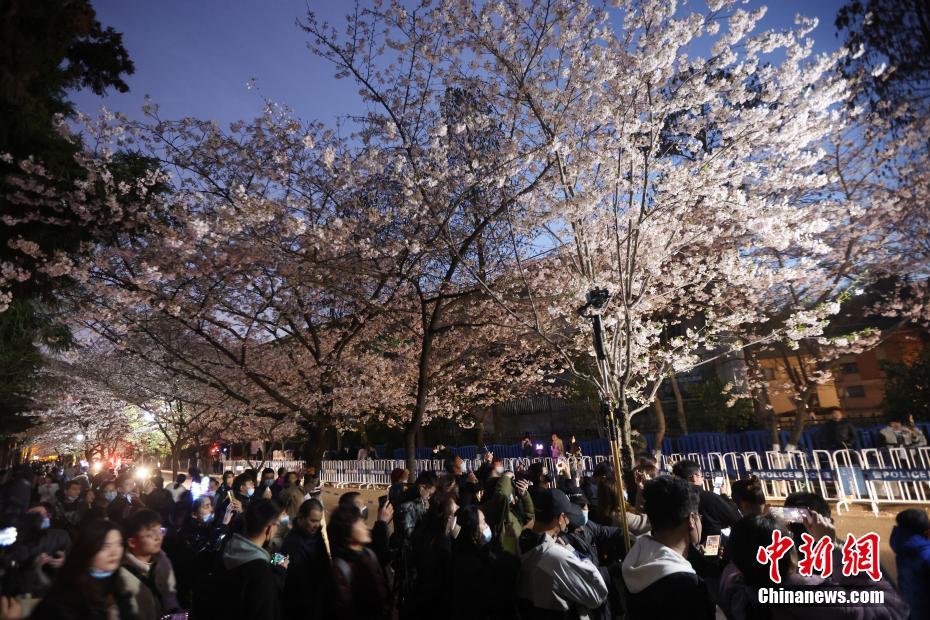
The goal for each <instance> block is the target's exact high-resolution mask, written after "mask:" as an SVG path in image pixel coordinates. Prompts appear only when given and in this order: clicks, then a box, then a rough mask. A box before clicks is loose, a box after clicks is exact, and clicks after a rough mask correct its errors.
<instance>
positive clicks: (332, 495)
mask: <svg viewBox="0 0 930 620" xmlns="http://www.w3.org/2000/svg"><path fill="white" fill-rule="evenodd" d="M349 491H358V492H359V493H361V494H362V497H364V498H365V501H366V502H368V523H369V524H371V523H374V521H375V519H376V518H377V516H378V497H380V496H381V495H384V494H385V491H384V490H383V489H336V488H333V487H324V489H323V497H322V501H323V503H324V505H325V506H326V508H327V509H331V508H333V507H334V506H335V505H336V503H337V502H338V501H339V496H340V495H342V494H343V493H347V492H349ZM831 508H832V510H833V516H834V518H835V520H836V533H837V538H838V539H839V540H840V541H843V540H845V538H846V534H848V533H850V532H852V533H853V534H855V535H856V536H861V535H862V534H865V533H867V532H878V534H879V535H880V536H881V541H882V546H881V562H882V566H883V568H884V569H885V570H886V571H887V572H888V573H890V574H891V576H892V577H893V578H894V577H897V571H896V570H895V565H894V553H893V552H892V551H891V548H890V547H889V546H888V537H889V536H890V535H891V528H892V526H894V517H895V515H896V514H897V513H898V512H899V511H900V510H903V509H904V508H906V506H901V507H899V508H886V509H885V510H883V511H881V512H880V513H879V514H878V516H875V515H873V514H872V511H871V510H868V509H866V508H864V507H862V506H856V505H854V506H852V507H851V509H850V510H849V512H843V514H842V515H839V516H838V515H837V513H836V506H835V505H833V506H831Z"/></svg>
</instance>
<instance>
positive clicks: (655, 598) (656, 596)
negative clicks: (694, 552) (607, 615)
mask: <svg viewBox="0 0 930 620" xmlns="http://www.w3.org/2000/svg"><path fill="white" fill-rule="evenodd" d="M622 574H623V582H624V584H626V588H627V590H628V592H629V595H628V597H627V604H628V613H629V617H630V618H631V619H632V620H640V619H641V618H642V619H652V618H708V619H711V620H712V619H713V618H714V615H715V605H714V602H713V600H712V599H711V597H710V592H708V590H707V585H706V584H705V583H704V580H703V579H701V578H700V577H698V575H697V573H696V572H695V571H694V568H693V567H692V566H691V564H690V563H689V562H688V560H686V559H685V558H684V557H683V556H681V555H680V554H678V553H676V552H675V551H673V550H672V549H671V548H670V547H667V546H665V545H663V544H662V543H660V542H659V541H657V540H656V539H654V538H653V537H652V536H649V535H646V536H643V537H641V538H638V539H637V540H636V542H635V543H634V544H633V548H632V549H630V552H629V554H627V556H626V559H624V560H623V568H622Z"/></svg>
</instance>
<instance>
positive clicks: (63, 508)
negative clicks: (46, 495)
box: [51, 480, 90, 534]
mask: <svg viewBox="0 0 930 620" xmlns="http://www.w3.org/2000/svg"><path fill="white" fill-rule="evenodd" d="M52 506H53V510H52V515H51V518H52V524H54V526H55V527H57V528H60V529H63V530H65V531H66V532H68V533H69V534H73V533H74V531H75V529H76V528H77V526H78V525H79V524H80V523H81V522H82V521H84V519H85V518H86V517H87V513H88V512H89V511H90V506H89V505H88V504H87V501H86V500H85V496H84V494H83V493H82V491H81V483H80V482H78V481H76V480H72V481H70V482H68V483H67V484H66V485H65V487H64V488H63V489H59V490H58V491H57V492H56V493H55V502H54V504H52Z"/></svg>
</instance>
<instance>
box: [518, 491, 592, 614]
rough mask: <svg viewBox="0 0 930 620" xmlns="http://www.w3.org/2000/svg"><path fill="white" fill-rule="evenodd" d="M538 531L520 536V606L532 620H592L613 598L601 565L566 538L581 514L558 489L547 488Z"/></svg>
mask: <svg viewBox="0 0 930 620" xmlns="http://www.w3.org/2000/svg"><path fill="white" fill-rule="evenodd" d="M535 510H536V511H535V520H534V522H533V527H532V528H530V529H527V530H524V531H523V533H522V534H521V535H520V577H519V585H518V586H517V598H518V601H517V602H518V605H519V607H520V612H521V616H522V617H526V618H588V617H590V613H589V611H588V610H590V609H596V608H598V607H600V606H601V605H602V604H603V603H604V601H605V600H607V585H606V584H605V583H604V578H603V577H602V576H601V573H600V571H599V570H598V568H597V566H596V565H595V564H594V563H593V562H591V560H589V559H586V558H582V557H580V556H579V555H578V554H577V553H575V551H574V550H573V549H572V547H571V546H569V545H568V544H567V543H566V542H565V541H564V540H562V539H561V538H560V536H561V534H563V533H564V532H565V531H566V530H568V527H569V525H570V523H571V522H572V520H575V521H576V522H577V520H579V519H580V518H582V514H581V510H580V509H579V508H578V506H575V505H574V504H572V503H571V502H570V501H569V500H568V497H567V496H566V495H565V493H563V492H562V491H560V490H558V489H543V490H542V491H541V492H540V493H539V495H538V500H537V502H536V503H535Z"/></svg>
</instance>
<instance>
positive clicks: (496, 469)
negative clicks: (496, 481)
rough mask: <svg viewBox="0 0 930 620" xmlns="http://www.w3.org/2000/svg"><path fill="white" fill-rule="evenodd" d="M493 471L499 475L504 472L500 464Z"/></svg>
mask: <svg viewBox="0 0 930 620" xmlns="http://www.w3.org/2000/svg"><path fill="white" fill-rule="evenodd" d="M494 473H495V474H497V475H498V476H500V475H501V474H502V473H504V468H503V467H502V466H501V465H498V466H497V467H495V468H494Z"/></svg>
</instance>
